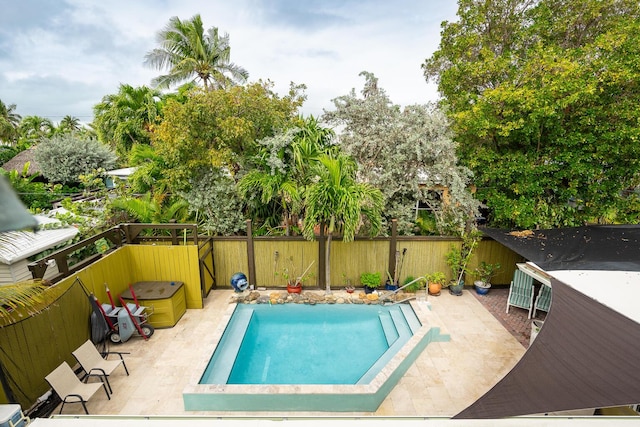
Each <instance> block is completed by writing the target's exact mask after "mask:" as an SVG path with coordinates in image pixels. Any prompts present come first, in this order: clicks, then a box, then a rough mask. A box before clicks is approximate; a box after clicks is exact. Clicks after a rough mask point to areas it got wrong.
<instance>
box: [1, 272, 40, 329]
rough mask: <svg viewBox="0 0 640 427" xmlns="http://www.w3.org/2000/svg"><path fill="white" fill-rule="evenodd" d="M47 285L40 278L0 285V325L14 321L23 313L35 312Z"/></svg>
mask: <svg viewBox="0 0 640 427" xmlns="http://www.w3.org/2000/svg"><path fill="white" fill-rule="evenodd" d="M47 288H48V286H47V285H46V284H45V283H43V282H42V281H41V280H37V281H33V280H30V281H27V282H20V283H14V284H11V285H2V286H0V301H2V303H1V304H0V326H3V325H6V324H8V323H10V322H15V321H16V320H18V319H19V318H20V317H22V316H24V315H30V314H33V313H36V312H37V309H36V308H35V307H37V304H38V303H43V302H44V301H45V298H44V293H45V291H46V289H47Z"/></svg>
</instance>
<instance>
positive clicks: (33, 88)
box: [0, 0, 457, 120]
mask: <svg viewBox="0 0 640 427" xmlns="http://www.w3.org/2000/svg"><path fill="white" fill-rule="evenodd" d="M29 3H30V7H29V8H26V7H25V8H18V7H17V6H16V8H17V9H16V10H13V13H12V14H11V17H12V21H11V23H10V24H11V27H10V28H9V27H6V28H9V29H7V30H4V31H3V30H2V29H0V94H1V95H0V96H1V99H2V100H3V101H4V102H5V103H9V104H14V103H15V104H17V112H18V113H19V114H22V115H23V116H25V115H41V116H48V117H51V118H52V119H53V120H58V119H59V118H61V117H62V116H64V115H67V114H70V115H75V116H77V117H81V118H83V120H90V116H91V114H92V108H91V107H92V106H93V105H95V104H96V103H98V102H100V100H101V99H102V97H103V96H104V95H107V94H110V93H115V92H117V90H118V86H119V85H120V84H121V83H127V84H131V85H133V86H139V85H148V84H149V83H150V80H151V78H152V77H154V76H156V75H158V74H159V72H158V71H156V70H151V69H148V68H146V67H144V65H143V60H144V55H145V53H146V52H148V51H149V50H151V49H152V48H154V47H156V46H157V44H156V41H155V36H156V33H157V32H158V31H160V30H161V29H162V28H164V27H165V26H166V25H167V23H168V21H169V18H171V17H172V16H178V17H179V18H180V19H189V18H191V17H192V16H193V15H195V14H197V13H199V14H200V15H201V16H202V20H203V23H204V25H205V28H210V27H213V26H216V27H218V28H219V29H220V31H221V32H226V33H229V35H230V43H231V60H232V61H233V62H235V63H236V64H238V65H240V66H242V67H244V68H245V69H247V70H248V71H249V73H250V80H251V81H256V80H258V79H262V80H266V79H269V80H271V81H273V82H274V83H275V89H276V91H277V92H279V93H280V94H281V95H284V94H285V93H286V92H287V91H288V88H289V83H290V82H291V81H293V82H295V83H297V84H305V85H307V88H308V89H307V91H306V93H307V95H308V100H307V102H306V103H305V105H304V106H303V113H304V114H314V115H316V116H318V115H320V114H321V113H322V110H323V109H331V108H332V107H333V105H332V103H331V99H333V98H335V97H337V96H341V95H344V94H347V93H348V92H349V91H350V90H351V89H352V88H355V89H356V91H358V90H360V88H361V87H362V85H363V83H364V79H363V78H361V77H359V76H358V74H359V73H360V72H361V71H365V70H366V71H369V72H372V73H374V74H375V75H376V76H377V77H378V78H379V81H380V86H381V87H382V88H384V89H385V90H386V91H387V93H388V95H389V96H390V98H391V100H392V101H393V102H395V103H398V104H401V105H407V104H412V103H425V102H428V101H430V100H435V99H436V90H435V87H434V86H433V85H428V84H427V83H426V82H425V79H424V77H423V75H422V71H421V69H420V65H421V63H422V62H423V61H424V60H425V59H426V58H427V57H428V56H430V55H431V53H432V52H433V51H434V50H435V49H436V48H437V46H438V43H439V31H440V22H441V21H442V20H445V19H446V20H454V19H455V11H456V8H457V5H456V3H455V2H452V1H448V0H441V1H437V2H434V1H429V2H423V1H420V0H415V1H411V0H398V1H396V2H387V1H382V0H379V1H370V2H359V1H348V0H347V1H337V0H336V1H331V0H327V1H323V2H321V3H319V4H314V3H310V2H299V1H296V0H265V1H259V0H239V1H236V2H233V3H231V2H225V1H223V0H216V1H208V2H201V1H197V0H164V1H160V2H158V1H152V0H137V1H131V0H127V1H124V0H114V1H108V2H95V1H90V0H68V1H67V2H66V4H65V5H64V7H60V8H58V9H55V10H52V9H47V12H48V14H44V13H43V14H39V15H38V16H37V19H33V16H32V17H31V19H30V16H29V15H30V13H31V11H33V10H36V9H37V8H38V5H42V8H43V10H45V6H46V5H48V3H47V1H46V0H39V1H36V0H29ZM34 8H35V9H34ZM0 23H2V19H1V18H0ZM56 85H57V86H56ZM38 89H39V90H38ZM47 97H53V98H47ZM87 118H89V119H87Z"/></svg>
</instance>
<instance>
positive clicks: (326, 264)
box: [324, 231, 332, 294]
mask: <svg viewBox="0 0 640 427" xmlns="http://www.w3.org/2000/svg"><path fill="white" fill-rule="evenodd" d="M331 234H332V233H331V231H329V235H328V236H327V246H326V248H325V250H324V271H325V281H326V282H327V288H326V291H325V292H326V293H327V294H330V293H331V263H330V262H329V259H331Z"/></svg>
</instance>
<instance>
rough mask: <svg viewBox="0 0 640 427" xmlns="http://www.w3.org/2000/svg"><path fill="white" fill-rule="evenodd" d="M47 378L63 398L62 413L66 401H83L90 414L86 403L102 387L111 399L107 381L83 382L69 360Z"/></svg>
mask: <svg viewBox="0 0 640 427" xmlns="http://www.w3.org/2000/svg"><path fill="white" fill-rule="evenodd" d="M45 379H46V380H47V382H48V383H49V385H50V386H51V387H52V388H53V390H54V391H55V392H56V393H57V394H58V396H60V399H62V406H61V407H60V412H59V413H60V414H61V413H62V409H64V404H65V403H82V407H83V408H84V412H85V413H86V414H87V415H89V411H88V410H87V404H86V403H87V401H88V400H89V399H91V397H92V396H93V395H94V394H96V391H98V389H99V388H100V387H103V388H104V392H105V393H106V394H107V398H109V399H111V397H109V392H108V391H107V386H106V385H105V383H103V382H100V383H89V384H86V383H83V382H82V381H80V379H79V378H78V377H77V376H76V374H75V373H74V372H73V370H72V369H71V367H70V366H69V364H68V363H67V362H62V364H61V365H60V366H58V367H57V368H56V369H54V371H53V372H51V373H50V374H49V375H47V376H46V377H45Z"/></svg>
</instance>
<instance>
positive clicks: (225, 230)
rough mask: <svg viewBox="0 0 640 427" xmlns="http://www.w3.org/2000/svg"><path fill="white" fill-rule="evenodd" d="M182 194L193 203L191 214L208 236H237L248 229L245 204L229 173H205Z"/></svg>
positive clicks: (190, 207)
mask: <svg viewBox="0 0 640 427" xmlns="http://www.w3.org/2000/svg"><path fill="white" fill-rule="evenodd" d="M179 194H180V195H181V196H182V197H183V198H184V199H185V200H188V201H189V212H190V213H191V214H192V216H193V215H195V220H196V222H197V224H198V228H199V229H201V230H203V231H204V232H205V233H207V234H210V235H233V234H237V233H238V232H239V231H240V230H241V229H242V228H244V216H243V210H242V200H241V199H240V197H239V195H238V192H237V189H236V185H235V182H234V181H233V179H232V178H231V177H230V176H229V174H228V173H227V171H226V170H225V169H222V168H206V169H204V170H203V171H202V172H200V173H199V174H198V175H197V178H196V179H194V180H192V181H191V182H190V185H189V190H188V191H185V192H180V193H179Z"/></svg>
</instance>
